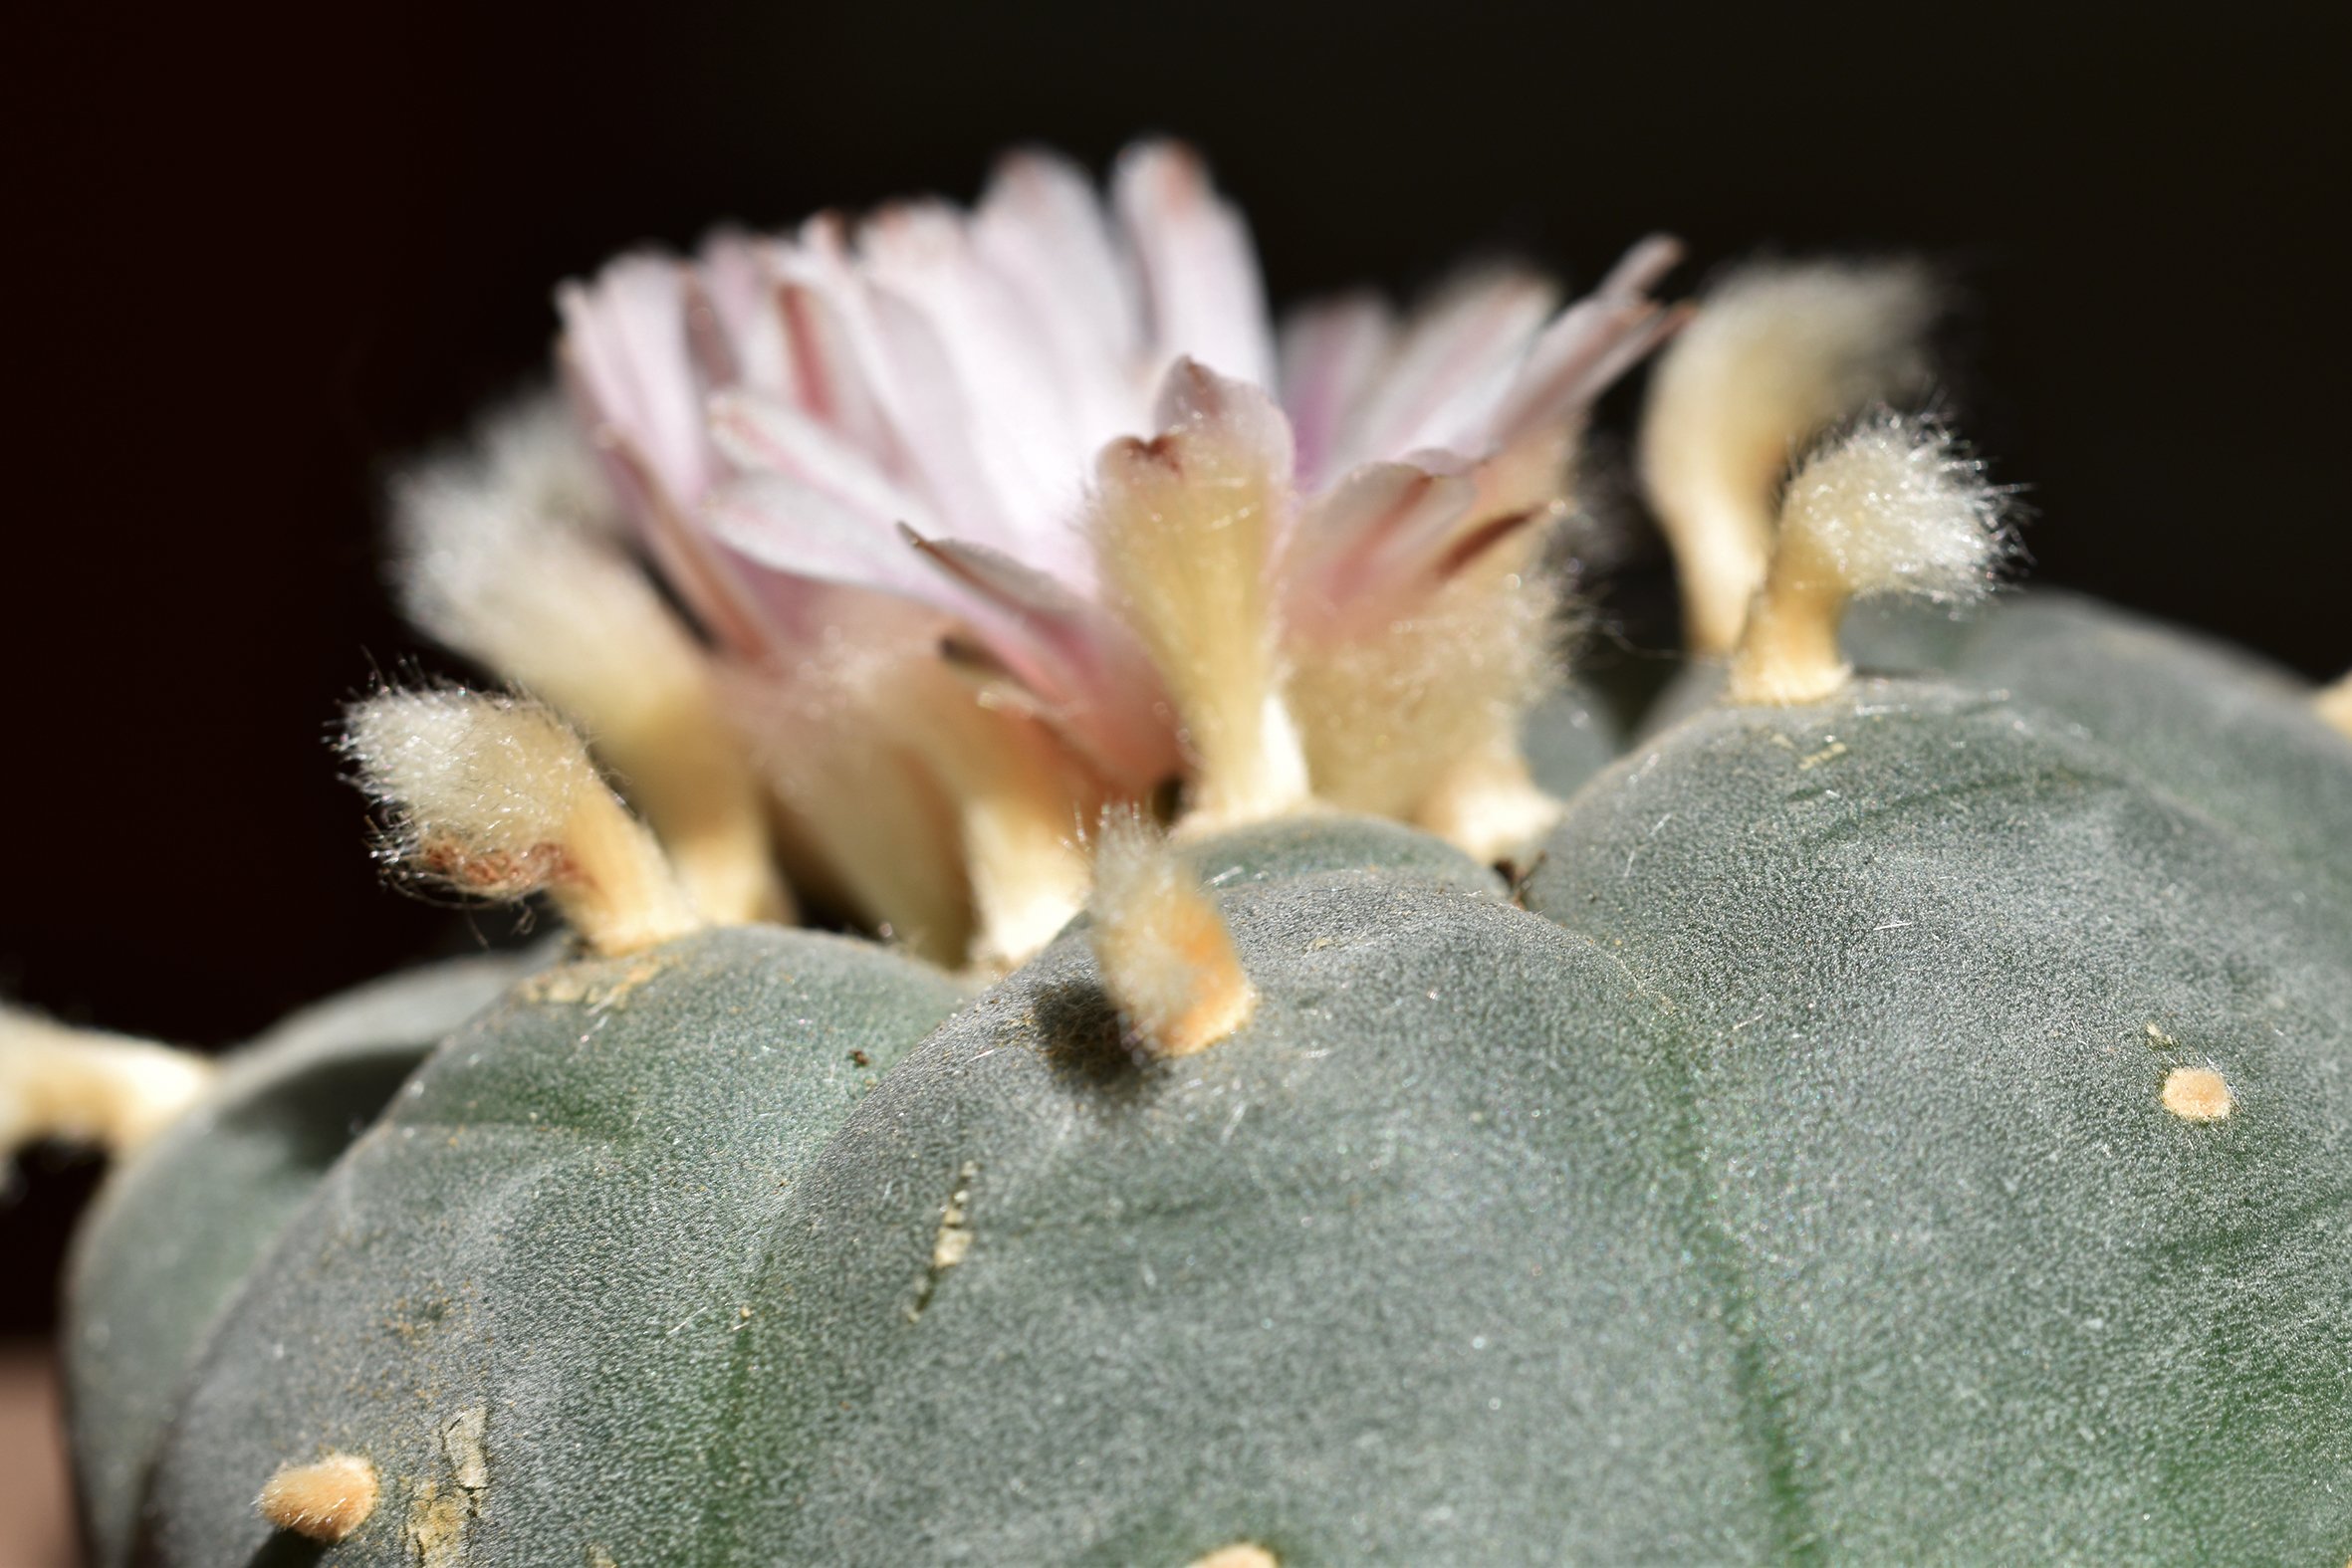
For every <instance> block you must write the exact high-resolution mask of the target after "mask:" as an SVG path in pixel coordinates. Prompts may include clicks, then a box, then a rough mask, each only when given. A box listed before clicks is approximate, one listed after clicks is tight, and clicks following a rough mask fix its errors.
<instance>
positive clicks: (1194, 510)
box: [1088, 360, 1307, 827]
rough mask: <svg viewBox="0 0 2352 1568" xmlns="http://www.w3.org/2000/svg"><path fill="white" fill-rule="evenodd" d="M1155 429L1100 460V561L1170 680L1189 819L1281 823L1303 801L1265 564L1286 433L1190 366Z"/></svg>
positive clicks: (1095, 526) (1252, 396)
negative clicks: (1188, 766)
mask: <svg viewBox="0 0 2352 1568" xmlns="http://www.w3.org/2000/svg"><path fill="white" fill-rule="evenodd" d="M1160 419H1161V424H1162V427H1163V428H1162V433H1161V434H1159V435H1158V436H1155V437H1154V438H1152V439H1151V440H1149V441H1143V440H1137V439H1135V438H1133V437H1125V438H1122V439H1120V440H1117V441H1113V442H1112V443H1111V444H1110V446H1109V447H1108V448H1107V449H1105V450H1104V452H1103V454H1102V458H1101V462H1100V465H1099V469H1098V472H1097V475H1096V486H1095V494H1094V498H1093V504H1092V506H1091V507H1090V508H1089V510H1088V532H1089V536H1090V538H1091V540H1092V543H1093V548H1094V557H1095V562H1096V566H1097V569H1098V570H1099V571H1100V572H1101V574H1102V578H1103V580H1104V582H1105V584H1106V585H1108V586H1109V588H1110V589H1111V590H1112V593H1113V596H1114V598H1115V601H1116V602H1117V604H1118V605H1119V607H1120V608H1121V609H1122V610H1123V612H1124V614H1125V617H1126V619H1127V623H1128V625H1129V626H1130V627H1131V629H1132V630H1133V631H1134V632H1135V634H1136V636H1137V637H1138V638H1139V639H1140V640H1141V641H1142V643H1143V645H1144V648H1145V650H1146V651H1147V652H1148V653H1149V654H1150V656H1151V661H1152V663H1153V664H1154V665H1155V666H1156V667H1157V668H1158V670H1159V672H1160V676H1161V678H1162V679H1163V680H1164V681H1165V682H1166V683H1167V688H1168V695H1169V698H1170V699H1171V701H1172V702H1173V703H1174V705H1175V709H1176V717H1177V719H1178V720H1179V722H1180V723H1181V724H1182V726H1183V729H1184V736H1185V743H1186V748H1187V750H1188V751H1189V752H1190V753H1191V755H1192V759H1193V762H1194V764H1195V767H1196V770H1197V772H1196V776H1195V784H1194V786H1193V796H1192V799H1191V801H1190V802H1189V805H1190V817H1191V820H1192V821H1193V822H1195V823H1197V824H1199V825H1201V826H1203V827H1208V826H1220V825H1226V824H1230V823H1234V822H1245V821H1255V820H1258V819H1260V818H1264V817H1270V816H1279V815H1282V814H1283V813H1284V812H1286V811H1290V810H1294V809H1295V808H1297V807H1298V806H1300V805H1302V804H1304V803H1305V800H1306V796H1307V778H1306V755H1305V752H1304V750H1303V748H1302V746H1301V744H1300V741H1299V738H1298V728H1297V725H1296V723H1295V722H1294V719H1293V717H1292V714H1291V712H1290V709H1289V707H1288V705H1287V704H1286V702H1285V699H1284V697H1283V693H1282V689H1281V688H1282V679H1281V666H1280V655H1279V651H1278V650H1279V635H1278V627H1277V624H1276V604H1275V589H1274V587H1273V585H1272V577H1273V574H1272V572H1271V571H1270V570H1269V569H1268V566H1269V562H1270V561H1271V560H1272V559H1273V555H1274V551H1275V549H1276V546H1277V544H1278V542H1279V541H1280V540H1281V538H1282V535H1283V532H1284V525H1285V521H1286V515H1287V509H1288V508H1289V506H1290V500H1289V492H1288V489H1287V478H1288V475H1289V474H1290V472H1291V469H1292V459H1291V437H1290V429H1289V426H1288V425H1287V424H1286V423H1285V422H1284V420H1283V416H1282V414H1281V412H1280V410H1278V409H1277V408H1275V406H1274V404H1273V403H1272V401H1271V400H1269V399H1268V397H1267V395H1266V394H1265V393H1264V392H1263V391H1261V390H1260V389H1258V388H1257V387H1255V386H1250V385H1246V384H1244V383H1242V382H1239V381H1231V380H1227V379H1225V378H1224V377H1222V376H1220V375H1217V374H1216V373H1215V372H1213V371H1211V370H1208V369H1205V368H1203V367H1202V366H1200V365H1198V364H1194V363H1193V362H1191V361H1190V360H1183V361H1179V362H1178V364H1177V365H1176V367H1175V368H1174V369H1173V370H1172V371H1170V372H1169V377H1168V388H1167V392H1166V394H1165V395H1164V397H1163V400H1162V406H1161V409H1160Z"/></svg>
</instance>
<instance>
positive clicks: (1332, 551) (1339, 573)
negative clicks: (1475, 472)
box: [1283, 463, 1478, 639]
mask: <svg viewBox="0 0 2352 1568" xmlns="http://www.w3.org/2000/svg"><path fill="white" fill-rule="evenodd" d="M1451 470H1452V471H1450V472H1448V471H1443V470H1441V469H1440V468H1438V467H1436V466H1434V465H1433V466H1431V467H1423V466H1419V465H1415V464H1411V463H1367V464H1365V465H1364V466H1363V467H1361V468H1358V469H1356V470H1355V471H1354V472H1352V473H1350V474H1349V475H1348V476H1347V477H1346V478H1344V479H1342V480H1341V481H1339V483H1338V484H1337V485H1336V486H1335V487H1333V489H1332V491H1331V493H1330V494H1329V495H1328V496H1326V497H1325V498H1324V499H1323V500H1322V501H1321V502H1320V503H1318V504H1317V505H1316V506H1315V508H1314V510H1313V511H1312V512H1310V513H1309V514H1307V516H1306V518H1305V519H1304V521H1303V522H1302V523H1301V524H1300V526H1299V528H1298V530H1297V534H1296V537H1295V539H1294V543H1293V546H1292V550H1291V555H1290V557H1289V559H1288V560H1285V561H1284V563H1283V580H1284V589H1285V597H1284V605H1285V614H1284V623H1285V627H1286V629H1287V630H1288V631H1289V632H1290V633H1291V634H1292V635H1294V636H1295V637H1300V638H1307V639H1314V638H1328V637H1335V636H1361V635H1368V634H1376V633H1377V632H1378V631H1379V629H1380V628H1381V627H1383V626H1384V625H1385V624H1387V622H1389V621H1390V620H1392V619H1394V618H1395V617H1396V616H1398V615H1399V614H1401V613H1403V612H1404V611H1405V610H1407V609H1408V608H1410V602H1409V601H1410V599H1411V597H1412V596H1413V595H1415V594H1417V593H1427V592H1429V591H1430V590H1432V589H1434V588H1435V587H1436V585H1437V574H1436V562H1437V561H1438V560H1439V558H1440V557H1441V556H1442V555H1443V554H1444V552H1445V549H1446V546H1447V544H1448V542H1449V540H1451V538H1452V537H1453V535H1454V532H1455V529H1456V527H1457V525H1459V524H1460V523H1461V521H1462V519H1463V517H1464V515H1465V514H1466V513H1468V511H1469V510H1470V506H1471V502H1472V501H1473V499H1474V498H1475V497H1476V495H1477V493H1478V486H1477V485H1476V483H1475V482H1474V481H1472V480H1471V479H1470V477H1469V476H1468V475H1467V474H1466V473H1464V472H1462V465H1460V464H1459V463H1457V464H1453V465H1451Z"/></svg>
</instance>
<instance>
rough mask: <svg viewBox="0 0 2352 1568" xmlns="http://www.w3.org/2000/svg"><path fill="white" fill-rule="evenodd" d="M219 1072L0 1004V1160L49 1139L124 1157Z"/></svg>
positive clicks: (183, 1056) (159, 1049) (166, 1051)
mask: <svg viewBox="0 0 2352 1568" xmlns="http://www.w3.org/2000/svg"><path fill="white" fill-rule="evenodd" d="M217 1076H218V1070H217V1068H215V1066H214V1065H213V1063H212V1061H211V1060H210V1059H209V1058H207V1057H203V1056H199V1055H197V1054H195V1053H194V1052H193V1051H184V1050H178V1049H175V1048H174V1047H172V1046H169V1045H160V1044H157V1043H155V1042H154V1041H153V1040H142V1039H131V1038H128V1037H126V1036H124V1035H120V1034H106V1033H101V1032H100V1031H98V1030H96V1029H76V1028H69V1027H67V1026H66V1025H65V1024H62V1023H58V1022H54V1021H52V1020H51V1019H48V1018H45V1017H42V1016H40V1015H39V1014H37V1013H32V1012H24V1011H20V1010H18V1009H17V1008H7V1007H0V1162H5V1161H6V1160H7V1159H8V1158H9V1157H10V1156H12V1155H13V1154H15V1153H16V1151H17V1150H19V1149H21V1148H23V1147H25V1146H26V1145H27V1144H32V1143H38V1142H40V1141H41V1140H42V1139H44V1138H55V1139H59V1140H61V1141H63V1142H66V1143H77V1144H88V1145H92V1146H95V1147H98V1148H102V1149H105V1150H106V1151H107V1152H108V1153H110V1154H116V1155H120V1154H126V1153H128V1152H129V1151H130V1150H132V1149H135V1148H137V1147H138V1146H139V1145H140V1144H142V1143H144V1142H146V1141H147V1140H148V1139H149V1138H151V1137H153V1136H154V1135H155V1134H156V1133H158V1132H160V1131H162V1130H163V1129H164V1128H165V1127H168V1126H169V1125H170V1124H171V1123H172V1122H174V1121H176V1120H178V1119H179V1117H180V1115H181V1114H182V1113H183V1112H185V1111H186V1110H187V1109H188V1107H189V1106H191V1105H193V1104H195V1103H196V1101H197V1100H198V1099H200V1098H201V1097H202V1096H203V1094H204V1092H205V1091H206V1090H207V1089H209V1088H210V1087H211V1086H212V1082H213V1079H214V1078H215V1077H217Z"/></svg>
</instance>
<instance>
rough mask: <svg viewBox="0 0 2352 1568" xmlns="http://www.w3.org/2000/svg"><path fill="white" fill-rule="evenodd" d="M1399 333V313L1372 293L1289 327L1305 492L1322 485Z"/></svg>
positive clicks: (1319, 306) (1285, 358)
mask: <svg viewBox="0 0 2352 1568" xmlns="http://www.w3.org/2000/svg"><path fill="white" fill-rule="evenodd" d="M1395 336H1396V319H1395V316H1394V314H1393V313H1392V312H1391V311H1390V310H1389V309H1388V306H1387V304H1386V302H1384V301H1382V300H1381V299H1380V298H1379V297H1378V296H1377V295H1372V294H1355V295H1348V296H1346V297H1345V298H1342V299H1337V300H1326V301H1321V302H1318V303H1316V304H1314V305H1310V306H1308V307H1306V308H1305V309H1303V310H1300V311H1297V312H1294V314H1293V315H1292V316H1291V318H1290V320H1289V321H1287V322H1285V323H1284V324H1283V335H1282V351H1281V359H1282V387H1283V408H1284V409H1285V411H1287V412H1288V413H1289V414H1290V416H1291V433H1292V436H1293V438H1294V440H1295V441H1296V442H1297V446H1298V473H1297V480H1298V488H1299V490H1300V491H1301V492H1303V493H1305V494H1308V495H1312V494H1314V493H1315V492H1316V491H1318V490H1320V489H1321V488H1322V484H1323V480H1324V478H1325V476H1326V475H1328V474H1329V472H1330V464H1331V462H1332V459H1333V457H1334V456H1335V454H1336V452H1337V449H1338V446H1339V441H1340V438H1341V435H1342V433H1343V432H1344V431H1345V430H1346V428H1347V423H1348V421H1349V420H1350V419H1351V418H1352V417H1353V416H1354V415H1355V412H1356V410H1357V409H1358V408H1360V407H1361V406H1362V404H1363V400H1364V397H1365V394H1366V392H1367V391H1368V390H1369V388H1370V386H1371V384H1372V377H1373V375H1374V373H1375V372H1376V371H1377V370H1378V369H1379V367H1380V365H1381V364H1382V362H1383V361H1384V360H1385V359H1386V358H1387V356H1388V352H1389V347H1390V344H1391V342H1392V341H1393V340H1394V338H1395Z"/></svg>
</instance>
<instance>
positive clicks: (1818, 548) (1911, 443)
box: [1728, 414, 2008, 705]
mask: <svg viewBox="0 0 2352 1568" xmlns="http://www.w3.org/2000/svg"><path fill="white" fill-rule="evenodd" d="M2007 551H2008V538H2007V535H2006V533H2005V532H2004V531H2003V529H2002V526H2001V519H2000V498H1999V493H1998V492H1996V491H1995V490H1994V489H1993V488H1992V487H1991V486H1989V485H1987V484H1986V483H1985V481H1984V478H1983V475H1982V473H1981V472H1980V470H1979V468H1978V465H1977V464H1975V463H1974V462H1971V461H1969V460H1967V459H1966V458H1963V457H1962V456H1960V455H1959V454H1958V453H1957V451H1956V450H1955V449H1954V447H1953V445H1952V442H1951V440H1950V438H1949V437H1948V436H1947V435H1946V434H1945V433H1944V431H1943V430H1942V429H1941V428H1940V427H1938V426H1937V425H1935V424H1933V423H1932V422H1930V421H1927V420H1924V419H1916V418H1907V417H1904V416H1901V415H1896V414H1882V415H1879V416H1877V417H1874V418H1872V419H1869V420H1867V421H1865V422H1864V423H1863V424H1861V425H1860V426H1858V427H1857V428H1855V429H1854V430H1852V431H1851V432H1849V433H1848V434H1846V435H1845V436H1844V437H1842V438H1840V439H1839V440H1837V441H1834V442H1832V443H1830V444H1829V445H1828V446H1826V447H1824V448H1822V449H1821V450H1820V451H1819V452H1817V453H1815V454H1814V455H1813V456H1812V457H1810V458H1807V459H1806V460H1805V462H1804V464H1803V466H1802V467H1800V468H1799V469H1798V470H1797V471H1796V474H1795V477H1793V478H1792V479H1790V480H1789V482H1788V493H1787V495H1786V496H1785V498H1784V499H1783V500H1782V502H1781V506H1780V528H1779V534H1778V538H1777V539H1776V540H1775V542H1774V545H1773V549H1772V560H1771V567H1770V569H1769V571H1768V572H1767V573H1766V574H1765V577H1764V586H1763V587H1762V588H1760V589H1758V590H1757V594H1756V601H1755V604H1754V605H1753V607H1752V608H1751V610H1750V613H1749V621H1748V625H1747V628H1746V630H1745V632H1744V633H1743V634H1742V637H1741V640H1740V645H1739V648H1738V649H1737V651H1736V652H1735V653H1734V655H1733V658H1732V668H1731V683H1730V688H1729V692H1728V695H1729V697H1730V699H1731V700H1732V701H1733V702H1742V703H1761V704H1768V705H1785V704H1793V703H1805V702H1816V701H1819V700H1820V699H1822V698H1824V697H1827V696H1829V695H1831V694H1832V693H1834V692H1836V691H1838V690H1840V689H1842V688H1843V687H1844V685H1845V684H1846V681H1847V680H1848V678H1849V677H1850V676H1851V675H1852V671H1851V670H1849V669H1848V668H1847V667H1846V664H1845V661H1844V659H1843V658H1841V657H1840V656H1839V653H1838V649H1837V632H1838V626H1839V623H1840V622H1841V621H1842V620H1843V619H1844V617H1845V610H1846V605H1847V604H1848V603H1849V602H1850V601H1851V600H1853V599H1856V598H1864V597H1869V596H1872V595H1875V594H1881V593H1893V592H1908V593H1913V594H1917V595H1919V596H1921V597H1924V598H1928V599H1933V600H1936V601H1938V602H1943V603H1958V602H1964V601H1967V600H1969V599H1973V598H1977V597H1980V596H1982V595H1984V594H1986V593H1989V592H1991V591H1992V589H1993V587H1994V585H1995V584H1996V582H1997V581H1998V579H1999V567H2000V564H2001V562H2002V561H2003V560H2004V559H2005V558H2006V554H2007Z"/></svg>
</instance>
